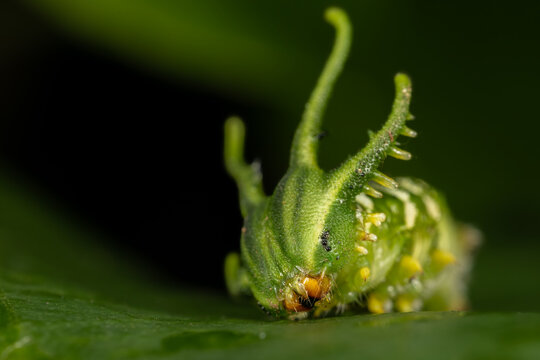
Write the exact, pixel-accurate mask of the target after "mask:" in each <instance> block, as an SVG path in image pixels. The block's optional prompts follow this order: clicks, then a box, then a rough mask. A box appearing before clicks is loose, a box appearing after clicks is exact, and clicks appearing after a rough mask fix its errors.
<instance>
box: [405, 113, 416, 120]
mask: <svg viewBox="0 0 540 360" xmlns="http://www.w3.org/2000/svg"><path fill="white" fill-rule="evenodd" d="M405 120H414V115H413V114H411V113H408V114H407V117H406V118H405Z"/></svg>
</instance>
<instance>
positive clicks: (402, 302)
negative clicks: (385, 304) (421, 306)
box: [395, 294, 414, 312]
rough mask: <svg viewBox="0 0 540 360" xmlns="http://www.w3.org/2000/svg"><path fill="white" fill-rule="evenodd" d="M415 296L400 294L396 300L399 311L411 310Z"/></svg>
mask: <svg viewBox="0 0 540 360" xmlns="http://www.w3.org/2000/svg"><path fill="white" fill-rule="evenodd" d="M413 300H414V299H413V298H412V297H411V296H409V295H404V294H403V295H399V296H398V297H397V299H396V301H395V305H396V309H397V310H398V311H399V312H411V311H414V308H413Z"/></svg>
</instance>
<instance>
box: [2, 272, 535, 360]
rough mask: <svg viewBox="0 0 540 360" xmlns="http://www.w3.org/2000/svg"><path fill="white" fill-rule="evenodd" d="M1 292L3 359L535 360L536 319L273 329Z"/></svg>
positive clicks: (31, 287) (475, 317) (427, 319)
mask: <svg viewBox="0 0 540 360" xmlns="http://www.w3.org/2000/svg"><path fill="white" fill-rule="evenodd" d="M0 286H1V288H2V298H1V299H2V301H1V303H0V326H1V328H2V332H1V335H0V344H1V345H2V346H1V348H0V358H1V359H171V358H182V359H191V358H215V357H223V358H235V359H244V358H245V359H253V358H254V357H256V358H258V359H276V358H311V357H315V358H328V359H335V358H355V359H357V358H367V359H374V358H380V359H393V358H396V359H397V358H399V359H409V358H410V359H435V358H436V359H463V358H471V359H476V358H479V357H480V358H486V359H522V358H531V359H532V358H534V356H535V355H537V354H538V353H539V352H540V338H539V336H538V334H539V333H540V315H539V314H497V313H493V314H465V313H409V314H388V315H378V316H377V315H375V316H373V315H356V316H343V317H336V318H326V319H321V320H314V321H304V322H290V321H273V322H272V321H264V320H261V319H250V318H245V317H240V316H230V315H229V316H223V317H222V316H215V315H203V314H201V313H199V314H195V315H194V314H189V313H188V312H185V310H184V311H183V310H182V309H181V308H179V312H180V314H177V315H172V314H171V313H168V312H156V311H147V310H141V309H139V308H134V307H130V306H125V305H113V304H111V303H108V302H104V301H100V300H96V299H95V297H93V296H91V295H89V294H86V293H83V292H80V291H73V290H70V289H67V288H59V287H57V286H55V285H52V284H51V283H49V282H45V281H41V280H35V279H28V278H21V277H18V276H10V275H8V276H6V275H5V274H4V275H3V276H2V277H1V278H0ZM223 301H224V299H220V298H214V299H213V300H211V301H208V302H207V303H206V304H205V306H210V307H211V306H214V307H217V308H220V309H223ZM228 306H230V304H229V305H228ZM226 312H227V311H226V310H224V312H223V313H224V314H226Z"/></svg>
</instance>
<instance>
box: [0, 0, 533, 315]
mask: <svg viewBox="0 0 540 360" xmlns="http://www.w3.org/2000/svg"><path fill="white" fill-rule="evenodd" d="M48 2H49V3H53V1H48ZM58 3H59V4H61V3H62V1H59V2H58ZM160 3H164V4H165V5H166V2H160ZM216 4H217V2H216V3H212V2H208V3H207V4H206V5H205V7H206V8H204V9H202V10H200V9H199V10H198V12H197V9H186V10H185V11H179V12H178V13H179V14H183V15H182V16H184V17H185V19H189V20H190V21H191V22H189V21H186V23H190V24H195V25H193V28H194V29H195V30H193V31H194V34H195V35H197V32H196V30H197V29H206V26H205V25H206V24H211V25H213V26H214V28H210V29H208V33H207V34H206V33H203V32H201V34H200V37H197V36H195V35H194V36H195V38H196V39H199V40H197V41H198V43H197V44H199V43H202V44H203V46H201V47H196V46H193V48H190V47H188V46H187V45H186V46H185V49H186V51H185V52H183V51H182V49H183V48H182V47H181V46H184V45H185V44H189V42H187V40H185V41H184V40H182V36H183V35H182V34H176V35H178V39H179V40H178V41H177V42H178V43H179V44H180V45H178V46H179V49H180V50H178V51H173V50H171V51H168V50H166V49H167V46H169V45H170V44H176V39H175V38H174V36H171V37H172V38H173V39H172V40H171V39H169V40H163V41H164V42H163V44H162V43H161V42H157V43H155V42H156V39H157V38H155V37H153V36H154V35H156V34H157V33H158V31H157V30H156V34H151V35H152V36H150V35H149V36H148V38H145V37H142V38H141V39H140V40H139V39H138V36H139V34H137V33H136V32H133V33H131V34H132V37H129V39H130V40H132V42H130V41H127V40H126V39H127V38H122V37H121V36H117V35H118V34H121V33H122V31H121V30H122V29H121V27H122V26H125V27H126V28H127V29H128V30H129V29H130V26H131V25H130V24H129V21H128V20H129V19H130V18H129V16H128V15H126V19H127V20H126V23H127V24H124V23H123V22H122V21H120V20H121V19H117V20H118V22H117V23H118V24H117V26H118V28H114V29H113V30H110V28H109V30H110V31H111V36H110V37H108V36H107V33H106V32H105V35H104V31H105V30H103V31H101V32H100V31H95V32H93V31H92V30H88V29H94V27H92V26H86V27H83V26H82V25H80V24H81V23H82V22H83V21H82V20H80V19H79V18H78V17H77V16H79V15H78V14H77V13H75V12H74V13H73V15H72V13H70V12H69V11H67V12H66V13H63V14H62V15H56V14H57V13H60V11H59V10H58V8H56V7H55V6H51V9H53V10H50V9H47V8H46V5H44V6H41V5H40V6H37V5H36V4H35V3H34V2H33V1H26V2H22V3H20V2H18V1H14V0H8V1H3V2H2V3H1V5H0V54H1V55H0V79H1V81H0V119H2V121H0V161H1V162H2V163H1V167H2V171H3V173H4V174H7V175H6V176H9V177H10V178H12V179H16V181H18V182H21V183H23V184H24V186H26V187H27V188H28V189H29V190H28V191H29V192H32V193H37V194H39V195H40V196H42V197H43V198H45V199H48V200H47V201H49V202H50V206H51V208H55V209H60V210H61V211H63V212H64V213H67V214H69V215H68V216H69V217H70V219H72V221H74V222H76V223H78V224H81V226H83V227H85V228H87V229H91V230H89V231H93V232H96V233H99V234H101V236H100V237H101V239H102V240H101V241H103V242H104V243H111V244H112V246H113V247H114V248H115V249H116V250H117V251H118V252H122V253H125V254H127V256H135V257H139V258H142V259H143V261H144V263H145V264H146V265H145V266H147V267H148V269H149V270H148V271H152V272H155V271H157V272H158V273H159V274H160V275H161V276H162V277H163V278H166V279H168V281H172V282H174V283H177V284H179V285H181V284H190V285H197V286H203V287H211V288H219V289H223V280H222V262H223V258H224V256H225V254H226V253H227V252H229V251H232V250H236V249H238V245H239V232H240V227H241V224H242V220H241V217H240V213H239V210H238V203H237V193H236V188H235V185H234V183H233V182H232V181H231V180H230V179H229V177H228V176H227V175H226V173H225V172H224V168H223V166H222V124H223V121H224V119H225V118H226V117H227V116H228V115H230V114H238V115H240V116H241V117H242V118H244V119H245V121H246V123H247V127H248V140H247V141H248V142H247V155H248V158H249V159H253V158H259V159H261V160H262V164H263V172H264V176H265V184H264V185H265V188H266V189H267V192H268V193H270V192H271V191H272V189H273V187H274V186H275V184H276V183H277V181H278V180H279V178H280V177H281V176H282V175H283V173H284V172H285V170H286V166H287V161H288V149H289V145H290V141H291V139H292V135H293V131H294V129H295V127H296V125H297V123H298V121H299V119H300V115H301V112H302V109H303V104H304V102H305V100H306V99H307V97H308V95H309V92H310V90H311V87H312V86H313V84H314V83H315V80H316V78H317V76H318V72H319V70H320V68H321V67H322V65H323V63H324V60H325V59H326V55H327V53H328V51H329V48H330V44H331V39H332V37H333V31H332V29H331V28H330V27H329V26H328V25H327V24H325V23H324V21H323V20H322V12H323V9H324V8H325V7H326V5H327V4H326V3H325V2H324V1H317V2H312V3H310V4H309V5H308V4H307V3H306V4H301V2H299V3H298V4H293V5H291V4H287V2H278V3H273V4H267V3H265V2H260V3H259V4H258V5H257V6H255V5H254V4H251V3H250V2H247V1H246V2H242V1H234V2H231V3H230V4H229V5H230V6H229V7H228V8H227V9H222V8H220V7H219V6H217V5H216ZM162 5H163V4H162ZM165 5H163V6H165ZM340 5H342V6H343V7H344V8H345V9H347V10H348V12H349V14H350V17H351V19H352V21H353V25H354V26H355V38H354V41H353V50H352V54H351V59H350V61H349V63H348V64H347V67H346V69H345V71H344V73H343V76H342V78H341V79H340V80H339V83H338V85H337V88H336V91H335V93H334V96H333V99H332V101H331V104H330V106H329V108H328V112H327V116H326V121H325V125H324V127H325V128H326V129H327V130H328V133H329V136H328V138H327V139H325V140H324V143H323V145H322V146H321V162H322V164H323V166H324V167H326V168H330V167H332V166H335V165H337V164H339V162H340V161H341V160H343V159H344V158H345V156H346V155H347V154H350V153H352V152H354V151H355V150H357V149H358V148H360V147H361V146H362V145H363V144H364V143H365V142H366V141H367V135H366V130H367V129H368V128H370V129H377V127H379V126H380V125H381V124H382V123H383V121H384V119H385V118H386V115H387V113H388V112H389V110H390V104H391V101H392V96H393V89H392V76H393V74H394V73H395V72H397V71H406V72H407V73H409V74H410V75H411V77H412V79H413V85H414V86H413V105H412V111H413V113H414V114H415V115H416V117H417V120H415V123H414V124H413V125H411V127H413V128H414V129H415V130H417V131H418V132H419V134H420V135H419V137H418V138H417V139H415V140H413V141H408V142H407V143H406V144H405V146H404V147H405V148H407V149H408V150H410V151H411V152H412V153H413V155H414V156H415V158H414V159H413V160H412V161H411V162H409V163H404V162H397V161H392V160H389V161H387V163H386V164H385V168H384V169H385V172H387V173H389V174H391V175H412V176H417V177H420V178H423V179H425V180H427V181H428V182H430V183H432V184H433V185H435V186H436V187H437V188H439V189H441V190H443V192H444V193H445V194H446V195H447V198H448V200H449V203H450V205H451V207H452V209H453V212H454V214H455V216H456V217H457V218H458V219H460V220H463V221H466V222H469V223H472V224H475V225H476V226H477V227H478V228H480V229H481V230H482V232H483V233H484V236H485V242H484V246H483V248H482V249H481V251H480V253H479V256H478V260H477V269H476V271H475V273H474V276H473V286H472V297H473V303H474V304H475V306H476V308H478V309H481V310H482V309H484V310H500V309H503V310H504V309H514V310H530V309H534V310H538V309H540V306H539V305H538V301H537V296H538V295H539V294H540V280H539V279H538V276H539V275H540V265H539V263H538V260H537V256H536V254H538V253H539V252H540V243H539V240H540V239H539V236H538V224H539V221H540V213H539V209H538V204H539V203H540V193H539V191H538V186H537V176H538V168H537V164H538V155H540V151H539V150H538V145H537V134H538V131H539V130H540V125H539V124H540V122H539V120H540V119H539V115H538V114H539V112H538V109H539V103H538V101H539V99H540V96H539V95H540V93H539V91H538V82H539V80H540V77H539V70H538V63H539V61H538V60H539V57H538V55H539V54H538V52H539V51H538V35H540V32H539V31H538V14H539V11H538V10H540V9H539V7H538V5H537V4H536V2H532V1H531V2H525V1H521V2H520V1H517V2H512V3H511V4H510V3H507V2H491V1H490V2H488V1H480V2H473V3H469V2H466V1H457V2H443V1H411V2H407V1H399V2H398V1H381V2H365V3H363V4H357V3H356V2H351V4H348V3H347V2H345V1H344V2H343V4H340ZM34 6H35V7H34ZM182 6H183V5H182V3H181V2H179V3H178V4H176V5H175V7H174V9H173V10H178V9H179V8H181V7H182ZM212 6H215V7H216V9H213V8H212ZM186 7H187V5H186ZM128 10H129V9H128ZM192 10H193V12H194V15H193V16H191V14H190V11H192ZM55 11H56V13H55ZM213 11H215V12H213ZM220 11H222V12H223V14H222V15H220ZM186 14H187V15H186ZM216 14H217V15H216ZM92 16H94V15H93V14H90V15H88V16H87V18H85V21H88V23H89V24H93V22H92V21H95V23H96V24H99V25H96V27H95V28H96V29H99V28H100V26H102V25H101V23H100V21H104V20H102V19H100V18H99V17H96V18H95V19H94V18H92ZM149 16H150V15H149ZM179 16H180V15H179ZM220 16H221V17H220ZM71 17H72V18H73V19H75V21H74V22H71V21H70V20H69V19H70V18H71ZM66 19H68V20H66ZM185 19H184V20H185ZM178 21H179V22H181V21H183V19H182V18H179V20H178ZM85 24H86V23H85ZM115 24H116V23H115ZM197 24H201V25H200V26H198V25H197ZM150 25H152V24H151V23H150ZM132 26H133V27H134V28H137V27H138V26H139V24H133V25H132ZM186 26H187V25H186ZM103 28H105V29H107V28H106V27H105V26H104V25H103ZM156 28H159V26H158V25H156ZM118 29H120V30H118ZM128 30H126V32H127V33H128V34H130V32H129V31H128ZM114 31H117V32H114ZM220 31H223V38H219V37H218V38H213V37H212V36H214V32H216V33H219V32H220ZM229 32H230V34H232V35H231V36H230V37H227V36H228V35H229ZM165 34H167V33H165ZM235 34H236V35H238V36H236V35H235ZM169 35H170V34H169ZM233 35H234V36H233ZM205 36H206V37H205ZM244 37H245V39H244ZM212 39H213V41H214V42H211V41H210V40H212ZM188 40H189V39H188ZM248 40H249V41H248ZM183 41H184V42H183ZM205 41H208V43H204V42H205ZM227 41H229V42H227ZM141 44H142V45H141ZM145 44H151V45H152V46H153V47H148V46H146V45H145ZM182 44H184V45H182ZM250 44H251V45H252V47H250V46H251V45H250ZM218 45H220V46H221V47H220V46H218ZM164 49H165V50H164ZM171 49H172V48H171ZM201 49H202V50H201ZM208 49H213V50H214V52H208V53H206V52H205V51H206V50H208ZM197 51H199V53H198V52H197ZM207 58H208V62H205V61H202V60H201V59H207ZM164 59H166V61H165V60H164Z"/></svg>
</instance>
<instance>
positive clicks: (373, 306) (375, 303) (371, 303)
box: [367, 294, 385, 314]
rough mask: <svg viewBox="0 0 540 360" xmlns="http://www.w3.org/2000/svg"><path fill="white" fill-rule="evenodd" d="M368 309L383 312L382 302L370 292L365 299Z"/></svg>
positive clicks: (376, 312)
mask: <svg viewBox="0 0 540 360" xmlns="http://www.w3.org/2000/svg"><path fill="white" fill-rule="evenodd" d="M367 306H368V310H369V311H370V312H372V313H374V314H383V313H385V311H384V302H383V301H382V300H381V299H380V298H379V297H378V296H377V295H375V294H370V295H369V297H368V299H367Z"/></svg>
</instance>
